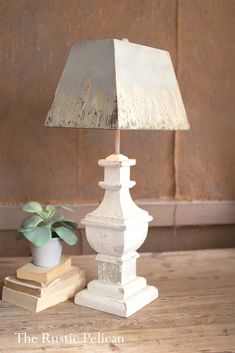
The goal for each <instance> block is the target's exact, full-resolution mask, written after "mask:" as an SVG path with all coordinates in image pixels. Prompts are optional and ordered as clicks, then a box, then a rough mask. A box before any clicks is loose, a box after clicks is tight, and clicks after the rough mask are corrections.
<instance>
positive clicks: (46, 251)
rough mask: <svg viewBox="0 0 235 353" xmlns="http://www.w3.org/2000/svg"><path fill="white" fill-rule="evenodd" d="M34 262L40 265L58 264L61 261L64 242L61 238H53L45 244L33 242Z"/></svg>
mask: <svg viewBox="0 0 235 353" xmlns="http://www.w3.org/2000/svg"><path fill="white" fill-rule="evenodd" d="M31 252H32V257H33V264H34V265H36V266H40V267H47V266H56V265H58V264H59V263H60V258H61V254H62V242H61V240H60V239H59V238H52V240H51V241H50V242H49V243H47V244H46V245H44V246H35V245H34V244H31Z"/></svg>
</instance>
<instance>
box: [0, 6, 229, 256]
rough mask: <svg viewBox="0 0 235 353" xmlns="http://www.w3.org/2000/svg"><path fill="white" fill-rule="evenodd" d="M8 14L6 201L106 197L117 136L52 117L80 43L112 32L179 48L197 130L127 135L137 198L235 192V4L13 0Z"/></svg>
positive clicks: (1, 149) (1, 55) (1, 198)
mask: <svg viewBox="0 0 235 353" xmlns="http://www.w3.org/2000/svg"><path fill="white" fill-rule="evenodd" d="M0 16H1V18H0V33H1V36H0V77H1V80H0V95H1V101H0V204H2V205H16V204H21V203H24V202H26V201H27V200H32V199H34V200H38V201H41V202H51V203H53V202H58V203H71V204H73V203H77V204H80V203H90V202H97V201H98V202H99V201H100V200H101V199H102V190H101V189H99V188H98V187H97V182H98V181H99V180H102V172H103V171H102V169H101V168H99V167H98V165H97V160H98V159H99V158H103V157H105V156H107V155H108V154H110V153H111V152H112V148H113V145H112V138H113V136H112V133H111V132H109V131H92V130H89V131H88V130H87V131H85V130H84V131H80V130H75V129H53V128H44V127H43V123H44V120H45V117H46V114H47V111H48V110H49V107H50V104H51V102H52V100H53V95H54V92H55V89H56V86H57V83H58V80H59V78H60V75H61V72H62V69H63V66H64V64H65V61H66V58H67V56H68V54H69V51H70V48H71V46H72V44H73V43H74V42H76V41H79V40H85V39H97V38H112V37H114V38H120V39H121V38H128V39H129V40H130V41H132V42H136V43H140V44H144V45H149V46H153V47H157V48H161V49H165V50H168V51H170V53H171V57H172V60H173V63H174V66H175V70H176V73H177V75H178V79H179V85H180V88H181V92H182V96H183V100H184V102H185V106H186V110H187V113H188V118H189V121H190V124H191V127H192V130H191V131H190V132H177V133H174V132H152V131H151V132H124V133H123V134H122V152H123V153H124V154H126V155H128V156H129V157H132V158H136V159H137V165H136V167H134V168H133V170H132V178H133V179H134V180H136V182H137V185H136V187H135V188H134V189H133V192H132V195H133V197H134V198H135V199H147V200H148V199H160V200H171V199H177V200H195V199H204V200H235V183H234V180H235V162H234V148H235V139H234V131H235V119H234V111H235V100H234V89H235V66H234V62H235V45H234V40H233V34H234V31H235V21H234V16H235V1H233V0H197V1H195V0H145V1H142V0H119V1H115V0H40V1H36V0H20V1H19V0H8V1H4V0H3V1H0ZM88 181H89V183H88ZM225 228H226V227H224V229H223V231H221V232H220V234H221V237H223V233H224V232H225V233H226V234H227V233H229V234H230V233H233V232H234V228H232V231H231V226H229V228H226V230H225ZM159 231H160V229H159ZM165 231H166V229H165V230H164V231H163V233H165ZM173 231H174V232H175V230H172V229H169V232H170V234H172V232H173ZM193 231H195V230H193ZM207 232H208V230H207ZM163 233H162V234H163ZM196 233H197V232H196ZM213 233H214V231H211V239H213V237H212V235H213ZM4 237H5V235H4ZM170 237H171V235H169V237H168V238H164V239H168V240H169V239H171V238H170ZM199 238H200V237H199V236H198V239H199ZM225 238H226V236H225ZM229 239H230V238H229ZM168 240H165V243H166V244H167V241H168ZM5 243H6V240H5V241H4V244H5ZM153 243H154V241H152V242H151V243H150V240H149V244H148V246H150V247H151V244H153ZM199 243H200V242H199ZM212 243H213V241H212ZM1 244H2V245H3V242H2V243H1V237H0V245H1ZM169 244H170V240H169ZM201 244H202V243H201ZM229 244H230V245H231V244H232V243H231V242H229ZM199 245H200V244H198V246H199ZM224 245H226V244H224ZM169 246H170V245H169ZM202 246H203V244H202ZM212 246H213V244H212ZM160 248H161V244H160ZM167 249H168V248H167V246H166V247H165V248H164V250H167Z"/></svg>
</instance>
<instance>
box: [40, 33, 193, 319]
mask: <svg viewBox="0 0 235 353" xmlns="http://www.w3.org/2000/svg"><path fill="white" fill-rule="evenodd" d="M45 125H46V126H56V127H70V128H81V129H82V128H88V129H110V130H115V141H114V142H115V143H114V153H113V154H111V155H110V156H108V157H107V158H106V159H101V160H99V161H98V164H99V166H102V167H104V181H101V182H99V186H100V187H101V188H103V189H104V190H105V194H104V198H103V201H102V202H101V204H100V205H99V207H98V208H97V209H96V210H95V211H94V212H91V213H89V214H88V215H87V216H86V217H85V218H84V219H83V220H82V221H81V223H82V224H84V225H85V229H86V237H87V240H88V242H89V244H90V246H91V247H92V248H93V249H94V250H95V251H96V252H97V253H98V254H97V256H96V260H97V262H98V279H95V280H93V281H91V282H90V283H88V286H87V289H85V290H83V291H81V292H79V293H77V295H76V296H75V303H76V304H79V305H83V306H86V307H90V308H93V309H96V310H100V311H104V312H108V313H111V314H115V315H119V316H123V317H128V316H130V315H132V314H133V313H135V312H136V311H137V310H139V309H141V308H143V307H144V306H145V305H147V304H149V303H150V302H151V301H153V300H154V299H156V298H157V297H158V290H157V288H156V287H154V286H150V285H147V283H146V279H145V278H143V277H139V276H137V275H136V259H137V258H138V256H139V255H138V253H137V252H136V250H137V249H138V248H139V247H140V246H141V245H142V243H143V242H144V240H145V238H146V236H147V232H148V223H149V222H150V221H151V220H152V217H151V216H150V215H149V213H148V212H147V211H145V210H143V209H141V208H140V207H138V206H137V205H136V204H135V203H134V201H133V200H132V198H131V195H130V192H129V189H130V188H132V187H133V186H134V185H135V182H134V181H131V180H130V167H131V166H134V165H135V163H136V161H135V159H128V158H127V157H126V156H124V155H122V154H120V130H142V129H147V130H184V129H189V124H188V121H187V117H186V113H185V109H184V105H183V102H182V98H181V95H180V91H179V87H178V83H177V79H176V76H175V72H174V69H173V65H172V62H171V59H170V55H169V53H168V52H167V51H164V50H159V49H154V48H150V47H146V46H143V45H138V44H134V43H130V42H129V41H128V40H117V39H105V40H97V41H84V42H79V43H77V44H75V45H74V46H73V47H72V50H71V52H70V55H69V57H68V60H67V62H66V65H65V68H64V71H63V73H62V76H61V79H60V81H59V84H58V87H57V89H56V92H55V97H54V101H53V103H52V106H51V108H50V111H49V112H48V115H47V119H46V122H45Z"/></svg>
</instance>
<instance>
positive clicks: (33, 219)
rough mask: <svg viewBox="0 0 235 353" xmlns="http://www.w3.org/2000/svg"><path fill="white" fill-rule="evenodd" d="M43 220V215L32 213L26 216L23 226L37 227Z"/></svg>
mask: <svg viewBox="0 0 235 353" xmlns="http://www.w3.org/2000/svg"><path fill="white" fill-rule="evenodd" d="M41 222H43V219H42V217H40V216H39V215H35V214H34V215H31V216H29V217H26V218H25V219H24V220H23V222H22V223H21V227H23V228H35V227H37V225H39V224H40V223H41Z"/></svg>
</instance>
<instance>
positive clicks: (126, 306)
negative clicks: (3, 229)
mask: <svg viewBox="0 0 235 353" xmlns="http://www.w3.org/2000/svg"><path fill="white" fill-rule="evenodd" d="M98 164H99V165H100V166H103V167H104V181H102V182H100V183H99V185H100V187H101V188H103V189H105V194H104V199H103V201H102V202H101V204H100V205H99V206H98V208H96V209H95V210H94V211H93V212H91V213H89V214H87V215H86V217H85V218H84V219H83V220H82V223H83V224H85V227H86V237H87V240H88V242H89V244H90V246H91V247H92V248H93V249H94V250H95V251H97V252H98V255H97V257H96V260H97V261H98V279H97V280H93V281H91V282H89V284H88V286H87V289H86V290H83V291H82V292H78V293H77V294H76V296H75V303H76V304H78V305H82V306H87V307H90V308H93V309H96V310H101V311H105V312H108V313H111V314H115V315H119V316H124V317H128V316H130V315H132V314H133V313H135V312H136V311H138V310H140V309H141V308H143V307H144V306H145V305H147V304H149V303H150V302H151V301H153V300H154V299H156V298H157V297H158V290H157V288H155V287H153V286H149V285H147V282H146V279H145V278H143V277H139V276H137V275H136V259H137V258H138V257H139V256H138V254H137V252H136V250H137V249H138V248H139V247H140V246H141V245H142V243H143V242H144V241H145V239H146V236H147V232H148V222H150V221H151V220H152V217H151V216H150V215H149V213H148V212H147V211H145V210H143V209H141V208H140V207H138V206H137V205H136V204H135V203H134V202H133V200H132V198H131V196H130V192H129V189H130V188H132V187H133V186H134V185H135V182H134V181H131V180H130V167H131V166H133V165H135V160H134V159H128V158H127V157H126V156H124V155H122V154H113V155H111V156H109V157H107V158H106V159H102V160H99V163H98Z"/></svg>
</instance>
